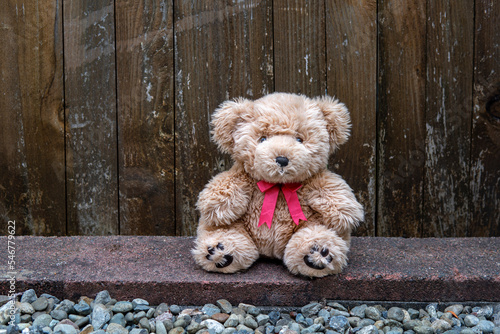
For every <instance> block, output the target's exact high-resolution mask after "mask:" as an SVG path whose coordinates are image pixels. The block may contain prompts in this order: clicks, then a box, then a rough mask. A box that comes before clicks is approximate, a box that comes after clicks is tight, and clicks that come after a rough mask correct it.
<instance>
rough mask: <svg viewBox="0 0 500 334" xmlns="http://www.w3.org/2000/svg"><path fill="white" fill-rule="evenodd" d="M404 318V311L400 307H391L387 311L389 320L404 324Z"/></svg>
mask: <svg viewBox="0 0 500 334" xmlns="http://www.w3.org/2000/svg"><path fill="white" fill-rule="evenodd" d="M404 317H405V314H404V312H403V310H402V309H400V308H399V307H391V308H390V309H389V310H388V311H387V318H389V319H393V320H396V321H399V322H402V321H403V319H404Z"/></svg>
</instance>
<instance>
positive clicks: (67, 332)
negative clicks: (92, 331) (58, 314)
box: [54, 324, 78, 334]
mask: <svg viewBox="0 0 500 334" xmlns="http://www.w3.org/2000/svg"><path fill="white" fill-rule="evenodd" d="M57 332H60V333H62V334H78V331H77V330H76V329H75V327H73V326H71V325H68V324H57V325H56V327H54V333H57Z"/></svg>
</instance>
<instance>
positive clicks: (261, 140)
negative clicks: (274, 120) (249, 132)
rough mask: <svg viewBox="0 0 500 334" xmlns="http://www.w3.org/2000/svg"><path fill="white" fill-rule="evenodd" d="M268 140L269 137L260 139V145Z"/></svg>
mask: <svg viewBox="0 0 500 334" xmlns="http://www.w3.org/2000/svg"><path fill="white" fill-rule="evenodd" d="M266 140H267V137H265V136H263V137H260V139H259V143H263V142H265V141H266Z"/></svg>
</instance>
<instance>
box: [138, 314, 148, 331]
mask: <svg viewBox="0 0 500 334" xmlns="http://www.w3.org/2000/svg"><path fill="white" fill-rule="evenodd" d="M139 326H140V327H141V328H145V329H147V330H148V332H149V331H150V330H151V325H150V324H149V320H148V318H146V317H144V318H141V320H139Z"/></svg>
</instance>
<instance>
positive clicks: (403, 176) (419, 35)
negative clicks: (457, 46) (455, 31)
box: [377, 0, 426, 237]
mask: <svg viewBox="0 0 500 334" xmlns="http://www.w3.org/2000/svg"><path fill="white" fill-rule="evenodd" d="M425 7H426V6H425V2H424V1H419V2H413V1H404V0H380V2H379V5H378V8H379V13H378V17H379V90H378V98H379V101H378V103H379V110H378V112H379V119H378V159H377V160H378V163H379V168H378V180H379V187H378V202H377V206H378V210H377V217H378V218H377V235H378V236H403V237H418V236H420V234H421V228H420V226H421V225H420V221H421V217H422V216H421V211H422V192H423V188H422V187H423V179H424V172H423V171H424V163H425V161H424V160H425V81H426V78H425V75H426V74H425V69H426V63H425V50H426V44H425V43H426V35H425V33H426V8H425Z"/></svg>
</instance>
